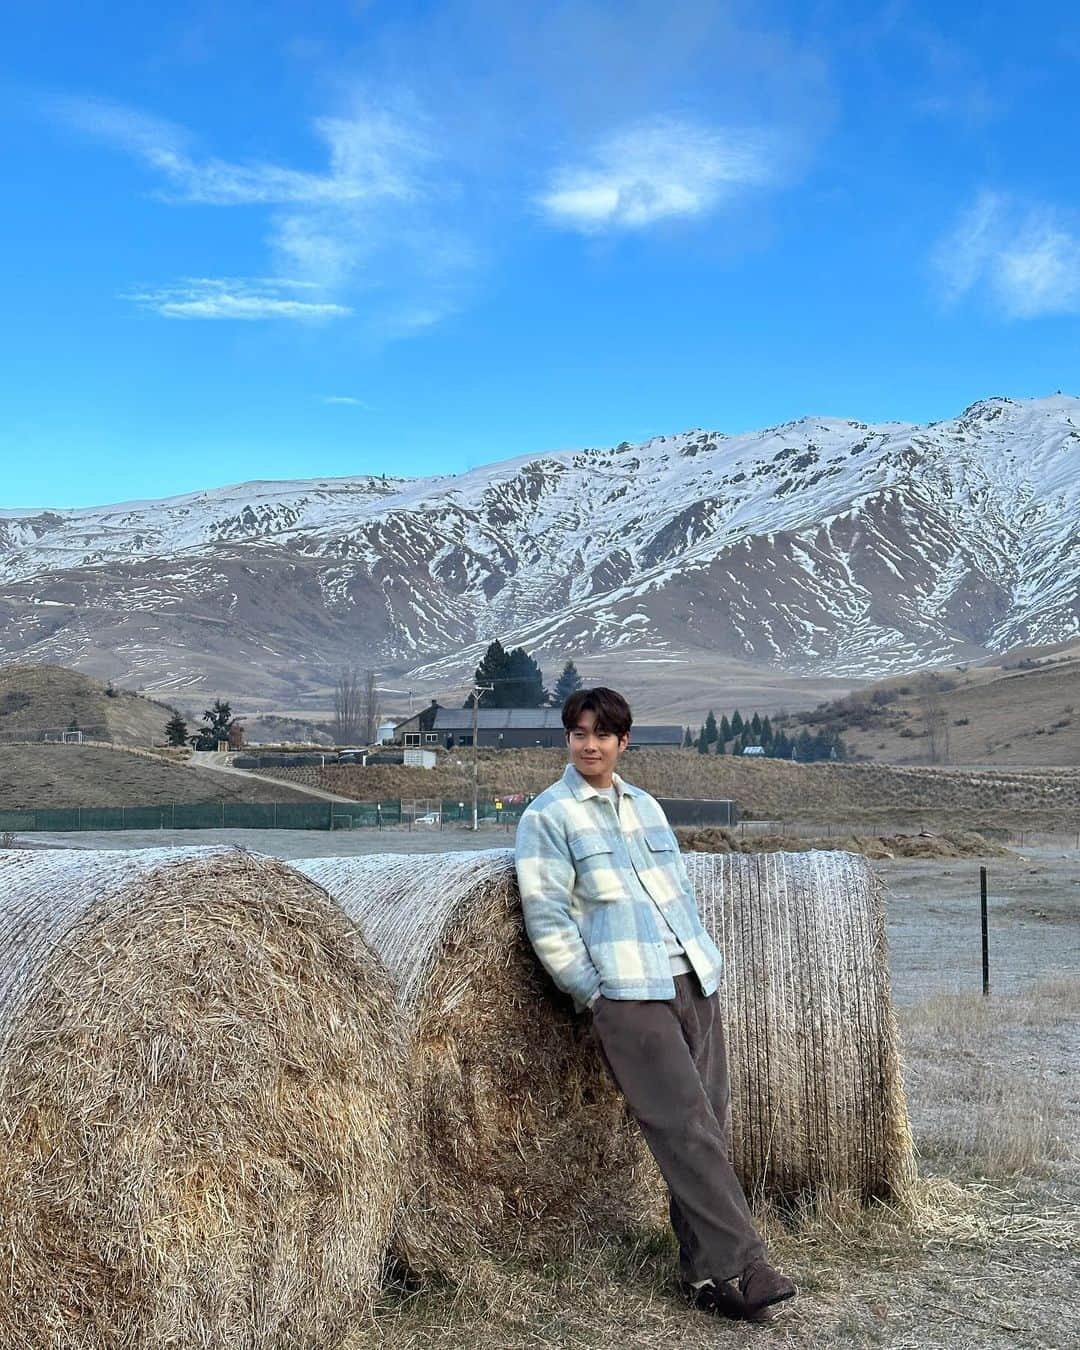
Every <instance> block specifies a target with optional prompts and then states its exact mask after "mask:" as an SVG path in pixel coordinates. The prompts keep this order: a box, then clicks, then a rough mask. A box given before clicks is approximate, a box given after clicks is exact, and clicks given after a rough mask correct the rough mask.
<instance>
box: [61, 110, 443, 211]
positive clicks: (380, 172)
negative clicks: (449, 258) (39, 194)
mask: <svg viewBox="0 0 1080 1350" xmlns="http://www.w3.org/2000/svg"><path fill="white" fill-rule="evenodd" d="M51 106H52V108H53V110H54V112H55V113H57V114H58V115H59V116H60V117H61V118H62V119H63V120H64V121H66V122H67V123H68V124H69V125H71V126H73V127H75V128H77V129H78V130H80V131H82V132H84V133H86V134H88V135H91V136H94V137H95V138H97V139H99V140H102V141H107V142H109V143H111V144H113V145H115V146H117V147H118V148H120V149H122V150H125V151H127V152H129V153H130V154H134V155H136V156H137V157H138V158H139V159H141V160H142V161H143V162H144V163H145V164H147V165H148V166H149V167H150V168H152V169H155V170H157V171H158V172H159V173H161V174H162V175H163V176H164V177H165V178H166V179H167V180H168V184H169V186H168V187H167V188H164V189H162V191H161V194H160V195H162V196H163V197H165V198H166V199H167V200H170V201H177V202H195V203H200V204H203V205H209V206H250V205H283V204H335V205H339V206H340V205H345V204H348V203H354V202H372V201H378V200H383V199H387V198H389V199H394V200H399V201H400V200H407V199H411V198H415V197H416V196H417V195H418V194H419V192H420V185H419V183H418V181H417V176H416V169H417V167H418V165H419V164H420V163H422V162H423V161H424V160H426V159H428V158H429V156H430V152H429V151H428V150H427V147H426V145H425V143H424V141H423V139H422V137H421V136H420V135H419V134H418V132H417V131H416V130H415V129H414V128H412V127H410V126H408V125H407V124H406V123H405V122H403V121H402V120H401V118H400V117H398V116H395V115H394V114H392V113H391V112H389V111H388V110H386V109H365V110H363V111H362V112H358V114H357V115H356V116H354V117H323V118H318V119H316V121H315V122H314V124H313V130H314V132H315V134H316V136H317V137H318V138H319V140H321V141H322V142H323V144H324V147H325V150H326V154H327V159H328V161H329V163H328V168H327V171H326V172H325V173H310V172H306V171H304V170H300V169H292V168H289V167H287V166H285V165H281V164H273V163H269V162H267V161H263V160H252V161H248V162H234V161H230V160H226V159H220V158H217V157H215V156H212V155H210V156H206V155H204V156H200V155H198V154H197V153H196V152H195V149H194V140H193V137H192V136H191V135H190V133H189V132H187V131H186V130H185V129H184V128H183V127H179V126H177V125H176V124H175V123H172V122H167V121H165V120H164V119H162V118H158V117H153V116H151V115H148V114H147V113H144V112H141V111H139V110H138V109H134V108H128V107H125V106H124V105H122V104H119V103H113V102H109V101H107V100H104V99H91V98H65V99H56V100H53V102H52V105H51Z"/></svg>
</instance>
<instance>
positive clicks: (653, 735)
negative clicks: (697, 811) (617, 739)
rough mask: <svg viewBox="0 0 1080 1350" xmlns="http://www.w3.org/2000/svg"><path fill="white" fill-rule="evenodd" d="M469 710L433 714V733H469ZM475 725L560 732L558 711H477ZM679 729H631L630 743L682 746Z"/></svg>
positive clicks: (496, 709)
mask: <svg viewBox="0 0 1080 1350" xmlns="http://www.w3.org/2000/svg"><path fill="white" fill-rule="evenodd" d="M472 719H473V713H472V709H471V708H440V709H439V710H438V712H437V713H436V714H435V724H434V725H435V730H436V731H441V732H451V731H452V732H457V731H467V732H471V731H472V725H473V721H472ZM477 724H478V726H479V728H480V730H481V731H561V730H562V710H561V709H560V708H480V709H479V710H478V713H477ZM682 738H683V729H682V727H677V726H648V725H642V726H637V725H635V726H634V729H633V731H632V732H631V741H636V742H638V744H643V743H646V744H649V745H681V744H682Z"/></svg>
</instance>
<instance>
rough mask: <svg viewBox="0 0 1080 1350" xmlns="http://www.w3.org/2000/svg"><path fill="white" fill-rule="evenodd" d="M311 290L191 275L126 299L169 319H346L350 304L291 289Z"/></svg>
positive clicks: (295, 284)
mask: <svg viewBox="0 0 1080 1350" xmlns="http://www.w3.org/2000/svg"><path fill="white" fill-rule="evenodd" d="M294 289H299V290H302V291H304V290H310V289H311V288H310V287H309V285H308V283H306V282H290V281H272V280H266V279H263V278H243V277H189V278H187V279H186V280H185V281H183V282H181V283H180V284H178V285H175V286H165V287H162V288H160V289H157V290H144V291H136V292H134V293H133V294H130V295H127V296H125V297H124V298H125V299H128V300H134V301H135V302H136V303H137V304H138V305H141V306H142V308H144V309H149V310H153V311H154V312H155V313H157V314H161V315H162V316H163V317H164V318H166V319H245V320H251V319H300V320H306V321H308V322H313V321H314V322H319V321H322V320H326V319H339V318H344V317H345V316H346V315H349V314H351V313H352V310H351V309H350V308H349V307H348V306H347V305H339V304H334V303H331V302H329V301H317V300H298V299H296V298H295V297H293V296H291V295H289V294H287V292H288V291H290V290H294Z"/></svg>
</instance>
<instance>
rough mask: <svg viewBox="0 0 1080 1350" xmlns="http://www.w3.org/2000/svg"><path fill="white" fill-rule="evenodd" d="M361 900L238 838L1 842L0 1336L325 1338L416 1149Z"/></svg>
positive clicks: (365, 1294) (336, 1327) (360, 1293)
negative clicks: (404, 1158)
mask: <svg viewBox="0 0 1080 1350" xmlns="http://www.w3.org/2000/svg"><path fill="white" fill-rule="evenodd" d="M401 1047H402V1042H401V1039H400V1018H399V1015H398V1013H397V1009H396V1006H395V1004H394V1000H393V991H392V989H391V986H390V983H389V979H388V977H387V975H386V973H385V971H384V970H383V968H382V966H381V964H380V963H379V962H378V960H377V958H375V957H374V955H373V954H372V953H371V951H370V949H369V948H368V947H367V945H366V944H365V943H364V942H363V940H362V939H361V937H360V936H359V934H358V933H357V931H356V929H355V927H354V925H352V924H350V923H349V922H348V920H347V919H346V918H345V916H344V915H342V913H341V911H340V910H339V908H338V907H337V906H336V905H334V904H332V903H331V902H330V901H329V900H328V899H327V897H326V896H325V895H324V894H323V893H322V892H321V891H320V890H319V889H318V887H316V886H314V885H312V883H311V882H309V881H308V880H307V879H306V878H304V877H301V876H298V875H296V874H295V873H294V872H292V871H290V870H289V869H287V868H286V867H284V866H283V865H281V864H279V863H277V862H274V861H272V860H270V859H265V858H259V857H255V856H252V855H249V854H244V853H241V852H238V851H233V850H219V849H153V850H147V851H143V852H123V853H120V852H100V853H94V852H82V851H78V852H76V851H68V850H64V851H57V852H37V851H33V852H31V851H19V852H7V853H0V1238H2V1242H0V1246H2V1249H3V1260H2V1261H0V1345H3V1346H5V1347H7V1346H13V1347H14V1346H18V1347H20V1350H46V1347H47V1348H48V1350H91V1347H93V1350H105V1348H106V1347H108V1348H109V1350H120V1348H121V1347H123V1350H144V1348H145V1350H149V1347H153V1348H154V1350H194V1348H195V1347H199V1350H209V1348H210V1347H214V1348H217V1347H220V1348H221V1350H225V1348H226V1347H228V1350H271V1347H272V1348H273V1350H296V1348H297V1347H303V1348H304V1350H316V1348H318V1350H325V1348H326V1347H333V1346H337V1345H338V1344H339V1343H340V1342H341V1340H342V1338H343V1336H344V1335H345V1333H346V1332H347V1329H348V1326H349V1324H350V1322H351V1321H352V1320H353V1319H354V1318H355V1316H356V1315H357V1313H359V1312H362V1311H363V1310H364V1309H365V1307H366V1306H367V1303H368V1300H369V1298H370V1295H371V1292H372V1291H373V1289H374V1287H375V1284H376V1281H377V1278H378V1275H379V1268H380V1262H381V1257H382V1254H383V1252H384V1250H385V1245H386V1240H387V1235H388V1232H389V1228H390V1224H391V1217H392V1206H393V1201H394V1198H395V1183H396V1179H397V1176H398V1174H399V1159H398V1151H397V1150H398V1144H397V1142H396V1141H397V1137H398V1133H399V1130H400V1109H401V1099H402V1095H403V1094H402V1088H401V1084H400V1080H399V1077H398V1074H399V1069H400V1061H401V1055H402V1048H401Z"/></svg>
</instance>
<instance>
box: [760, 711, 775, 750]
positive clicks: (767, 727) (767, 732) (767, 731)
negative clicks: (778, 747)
mask: <svg viewBox="0 0 1080 1350" xmlns="http://www.w3.org/2000/svg"><path fill="white" fill-rule="evenodd" d="M772 738H773V730H772V723H771V722H770V721H769V719H768V717H763V718H762V719H761V744H762V745H768V744H769V743H770V742H771V741H772Z"/></svg>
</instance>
